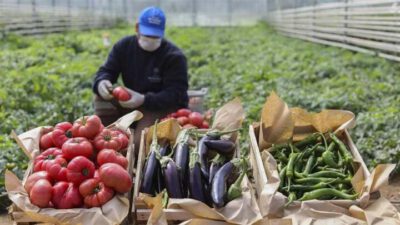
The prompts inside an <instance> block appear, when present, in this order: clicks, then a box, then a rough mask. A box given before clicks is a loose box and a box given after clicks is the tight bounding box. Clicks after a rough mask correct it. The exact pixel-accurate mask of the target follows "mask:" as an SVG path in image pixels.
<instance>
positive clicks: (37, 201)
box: [29, 179, 53, 208]
mask: <svg viewBox="0 0 400 225" xmlns="http://www.w3.org/2000/svg"><path fill="white" fill-rule="evenodd" d="M52 196H53V187H52V186H51V183H50V182H49V181H48V180H46V179H40V180H38V181H37V182H36V183H35V184H34V185H33V186H32V188H31V190H30V192H29V199H30V200H31V202H32V204H34V205H36V206H38V207H40V208H46V207H48V206H49V202H50V200H51V198H52Z"/></svg>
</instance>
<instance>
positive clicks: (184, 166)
mask: <svg viewBox="0 0 400 225" xmlns="http://www.w3.org/2000/svg"><path fill="white" fill-rule="evenodd" d="M189 134H190V130H189V129H185V130H182V131H181V132H179V134H178V137H177V139H176V143H175V148H174V161H175V164H176V166H177V167H178V172H179V178H180V180H181V181H182V182H183V184H182V191H183V194H184V196H185V197H186V196H187V193H188V182H187V181H188V179H189V144H188V141H189V137H190V136H189Z"/></svg>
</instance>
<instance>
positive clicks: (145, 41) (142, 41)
mask: <svg viewBox="0 0 400 225" xmlns="http://www.w3.org/2000/svg"><path fill="white" fill-rule="evenodd" d="M139 45H140V47H141V48H142V49H143V50H145V51H148V52H153V51H155V50H157V48H159V47H160V45H161V38H157V39H155V38H149V37H145V36H143V35H140V36H139Z"/></svg>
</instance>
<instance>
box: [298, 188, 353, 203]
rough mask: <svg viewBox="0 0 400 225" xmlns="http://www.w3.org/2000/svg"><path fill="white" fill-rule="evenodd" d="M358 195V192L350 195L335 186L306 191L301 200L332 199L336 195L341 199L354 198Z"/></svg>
mask: <svg viewBox="0 0 400 225" xmlns="http://www.w3.org/2000/svg"><path fill="white" fill-rule="evenodd" d="M357 196H358V194H354V195H349V194H346V193H343V192H341V191H338V190H336V189H333V188H321V189H317V190H314V191H310V192H306V193H304V195H303V197H301V198H300V199H299V200H300V201H307V200H312V199H331V198H335V197H337V198H340V199H349V200H354V199H356V198H357Z"/></svg>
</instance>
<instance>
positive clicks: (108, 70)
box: [92, 40, 124, 94]
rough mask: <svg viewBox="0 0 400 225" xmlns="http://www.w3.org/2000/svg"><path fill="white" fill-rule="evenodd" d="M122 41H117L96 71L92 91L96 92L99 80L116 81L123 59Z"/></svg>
mask: <svg viewBox="0 0 400 225" xmlns="http://www.w3.org/2000/svg"><path fill="white" fill-rule="evenodd" d="M122 50H123V42H122V40H121V41H119V42H117V43H116V44H115V45H114V46H113V48H112V50H111V52H110V53H109V55H108V58H107V60H106V62H105V63H104V64H103V65H102V66H101V67H100V68H99V70H98V71H97V73H96V75H95V78H94V81H93V87H92V88H93V92H94V93H96V94H99V93H98V88H97V86H98V84H99V82H100V81H101V80H109V81H111V83H116V82H117V80H118V76H119V74H120V73H121V71H122V60H123V58H124V57H123V55H122V54H123V51H122Z"/></svg>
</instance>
